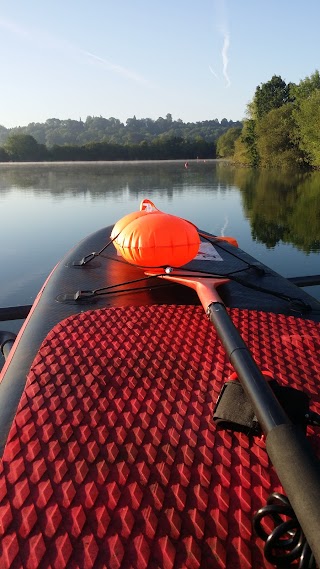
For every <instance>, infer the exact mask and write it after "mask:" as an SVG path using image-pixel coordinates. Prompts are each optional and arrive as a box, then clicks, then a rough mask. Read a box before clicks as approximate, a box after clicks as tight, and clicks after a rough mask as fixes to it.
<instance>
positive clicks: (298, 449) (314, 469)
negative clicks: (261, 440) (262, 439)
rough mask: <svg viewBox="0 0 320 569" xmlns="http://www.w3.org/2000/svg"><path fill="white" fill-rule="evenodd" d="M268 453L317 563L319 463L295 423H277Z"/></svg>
mask: <svg viewBox="0 0 320 569" xmlns="http://www.w3.org/2000/svg"><path fill="white" fill-rule="evenodd" d="M266 448H267V452H268V455H269V457H270V459H271V461H272V463H273V465H274V468H275V470H276V472H277V475H278V477H279V479H280V482H281V484H282V486H283V488H284V489H285V492H286V494H287V496H288V499H289V501H290V504H291V506H292V508H293V510H294V512H295V514H296V516H297V518H298V520H299V523H300V525H301V528H302V530H303V532H304V534H305V536H306V539H307V541H308V543H309V545H310V548H311V550H312V552H313V554H314V556H315V559H316V561H317V563H318V565H319V567H320V539H319V529H320V463H319V460H317V459H316V457H315V456H314V454H313V450H312V448H311V446H310V445H309V442H308V441H307V439H306V437H305V436H304V435H303V433H302V431H301V430H300V428H299V427H298V426H296V425H292V424H290V425H279V426H277V427H274V429H272V430H271V431H270V432H269V433H268V435H267V437H266Z"/></svg>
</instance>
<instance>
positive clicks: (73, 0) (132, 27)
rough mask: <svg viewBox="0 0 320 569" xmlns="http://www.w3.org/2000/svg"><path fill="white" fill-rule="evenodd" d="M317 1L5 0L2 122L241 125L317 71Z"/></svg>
mask: <svg viewBox="0 0 320 569" xmlns="http://www.w3.org/2000/svg"><path fill="white" fill-rule="evenodd" d="M319 22H320V3H319V0H305V1H304V2H302V1H301V0H90V1H89V0H63V1H62V0H52V1H50V2H49V1H47V2H44V1H43V0H27V1H24V0H1V1H0V44H1V45H0V70H1V71H0V73H1V75H0V77H1V83H0V84H1V89H0V124H2V125H4V126H6V127H13V126H19V125H20V126H24V125H27V124H28V123H30V122H44V121H45V120H46V119H48V118H53V117H55V118H59V119H67V118H72V119H76V120H79V119H80V117H81V119H82V120H85V119H86V117H87V116H88V115H90V116H100V115H101V116H103V117H106V118H108V117H115V118H119V119H120V120H121V121H123V122H125V121H126V119H127V118H129V117H133V115H135V116H136V117H137V118H144V117H150V118H152V119H157V118H158V117H159V116H162V117H165V115H166V114H167V113H171V114H172V116H173V118H174V119H178V118H180V119H182V120H183V121H184V122H188V121H191V122H195V121H201V120H208V119H214V118H218V119H219V120H221V119H222V118H224V117H225V118H227V119H232V120H241V119H242V118H243V117H244V116H245V111H246V105H247V103H248V102H249V101H250V100H251V99H252V97H253V95H254V92H255V89H256V87H257V85H260V84H261V83H263V82H266V81H268V80H269V79H271V77H272V75H274V74H276V75H281V76H282V78H283V79H284V80H285V81H287V82H289V81H292V82H296V83H297V82H299V81H300V80H301V79H304V78H305V77H306V76H309V75H311V74H312V73H313V72H314V71H315V70H316V69H319V68H320V34H319Z"/></svg>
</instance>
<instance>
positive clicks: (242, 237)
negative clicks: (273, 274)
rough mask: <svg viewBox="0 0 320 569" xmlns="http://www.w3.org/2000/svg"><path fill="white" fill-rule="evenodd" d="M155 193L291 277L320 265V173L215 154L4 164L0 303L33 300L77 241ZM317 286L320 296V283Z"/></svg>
mask: <svg viewBox="0 0 320 569" xmlns="http://www.w3.org/2000/svg"><path fill="white" fill-rule="evenodd" d="M145 197H149V198H150V199H151V200H152V201H154V202H155V204H156V205H157V207H158V208H159V209H161V210H163V211H166V212H168V213H172V214H176V215H180V216H182V217H184V218H186V219H189V220H190V221H192V222H193V223H195V224H196V225H197V226H198V227H200V228H201V229H204V230H207V231H210V232H211V233H214V234H223V235H232V236H234V237H236V238H237V239H238V242H239V245H240V247H241V248H243V249H245V250H246V251H248V252H249V253H250V254H252V255H253V256H254V257H256V258H258V259H259V260H261V261H262V262H264V263H266V264H267V265H269V266H271V267H272V268H273V269H275V270H276V271H278V272H280V273H281V274H283V275H284V276H298V275H307V274H308V275H309V274H319V273H320V173H319V172H316V173H312V174H307V175H302V174H300V175H297V174H292V175H289V174H279V173H274V172H269V173H268V172H263V173H257V172H252V171H250V170H247V169H241V168H234V167H231V166H229V165H228V164H226V163H223V162H215V161H207V162H202V161H199V162H196V161H194V162H190V163H189V168H188V169H186V168H185V167H184V163H183V162H157V163H141V162H140V163H89V164H88V163H85V164H74V163H68V164H40V165H39V164H36V165H35V164H21V165H18V164H1V165H0V211H1V219H0V239H1V249H0V307H1V306H14V305H19V304H30V303H32V302H33V300H34V298H35V296H36V294H37V292H38V290H39V288H40V287H41V285H42V283H43V281H44V280H45V278H46V276H47V275H48V273H49V272H50V271H51V269H52V268H53V267H54V265H55V264H56V263H57V262H58V261H59V259H60V258H61V257H62V256H63V255H64V254H65V252H66V251H67V250H68V249H70V248H71V247H72V246H73V245H74V244H75V243H77V242H78V241H79V240H80V239H82V238H83V237H85V236H86V235H87V234H88V233H91V232H93V231H95V230H96V229H99V228H101V227H104V226H107V225H112V224H113V223H115V222H116V221H117V220H118V219H120V218H121V217H122V216H123V215H125V214H127V213H129V212H131V211H134V210H138V209H139V204H140V201H141V200H142V199H143V198H145ZM106 238H107V236H106ZM308 291H309V293H310V294H312V295H314V296H315V297H317V298H319V299H320V286H317V287H311V288H309V289H308ZM7 328H8V326H7Z"/></svg>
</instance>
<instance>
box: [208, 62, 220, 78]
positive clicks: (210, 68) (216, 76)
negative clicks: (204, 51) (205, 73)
mask: <svg viewBox="0 0 320 569" xmlns="http://www.w3.org/2000/svg"><path fill="white" fill-rule="evenodd" d="M209 70H210V71H211V73H212V75H214V77H215V78H216V79H219V77H218V75H217V74H216V72H215V71H213V69H212V67H211V65H209Z"/></svg>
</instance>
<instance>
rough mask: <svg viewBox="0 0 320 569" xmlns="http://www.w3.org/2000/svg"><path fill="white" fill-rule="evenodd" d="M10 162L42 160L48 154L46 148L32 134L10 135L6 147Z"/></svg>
mask: <svg viewBox="0 0 320 569" xmlns="http://www.w3.org/2000/svg"><path fill="white" fill-rule="evenodd" d="M4 149H5V151H6V152H7V154H8V156H9V158H10V160H15V161H19V160H21V161H22V162H25V161H32V160H35V161H36V160H41V159H43V158H44V156H45V153H46V147H45V146H44V145H42V144H38V142H37V141H36V140H35V138H33V136H31V135H30V134H10V135H9V137H8V138H7V141H6V143H5V145H4Z"/></svg>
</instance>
